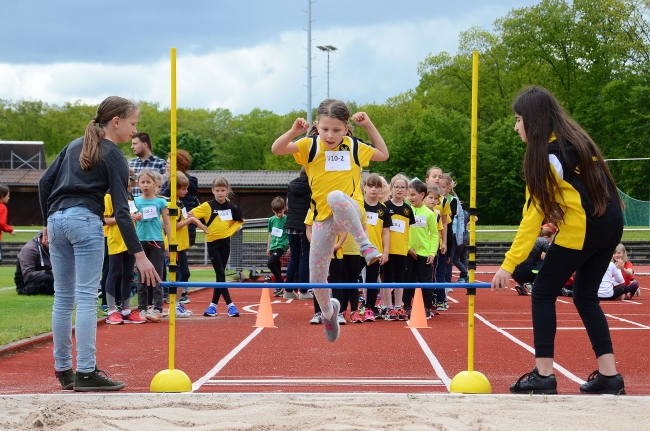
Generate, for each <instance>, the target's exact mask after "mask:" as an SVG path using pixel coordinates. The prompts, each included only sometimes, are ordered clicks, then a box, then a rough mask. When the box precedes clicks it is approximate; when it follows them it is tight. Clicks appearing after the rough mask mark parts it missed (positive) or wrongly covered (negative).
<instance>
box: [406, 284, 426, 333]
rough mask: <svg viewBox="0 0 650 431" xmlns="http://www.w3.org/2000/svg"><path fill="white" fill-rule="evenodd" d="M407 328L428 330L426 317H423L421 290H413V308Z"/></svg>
mask: <svg viewBox="0 0 650 431" xmlns="http://www.w3.org/2000/svg"><path fill="white" fill-rule="evenodd" d="M408 327H409V328H421V329H425V328H429V325H427V317H426V316H425V315H424V299H422V289H421V288H419V287H418V288H417V289H415V297H414V298H413V307H412V308H411V318H410V319H409V322H408Z"/></svg>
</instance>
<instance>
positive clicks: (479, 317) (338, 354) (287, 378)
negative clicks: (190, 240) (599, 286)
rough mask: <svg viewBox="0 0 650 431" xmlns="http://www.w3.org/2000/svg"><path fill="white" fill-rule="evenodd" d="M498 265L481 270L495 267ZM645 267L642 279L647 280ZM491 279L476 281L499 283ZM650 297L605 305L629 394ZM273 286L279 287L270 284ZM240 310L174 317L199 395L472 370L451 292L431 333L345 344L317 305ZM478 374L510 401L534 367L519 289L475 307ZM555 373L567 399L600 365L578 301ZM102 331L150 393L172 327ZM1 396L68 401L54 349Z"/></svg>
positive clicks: (362, 333) (105, 361) (430, 381)
mask: <svg viewBox="0 0 650 431" xmlns="http://www.w3.org/2000/svg"><path fill="white" fill-rule="evenodd" d="M490 269H491V268H481V269H480V270H481V271H489V270H490ZM648 269H650V268H642V267H641V268H639V267H637V268H636V270H637V272H648ZM489 277H490V276H489V275H481V274H479V275H478V276H477V279H479V280H482V281H489ZM637 278H638V279H639V282H640V283H641V286H643V288H642V296H640V297H635V298H634V300H633V301H613V302H603V303H602V306H603V309H604V311H605V313H606V314H607V316H608V320H609V324H610V328H611V333H612V338H613V341H614V349H615V354H616V359H617V363H618V369H619V372H621V373H622V374H623V375H624V377H625V380H626V389H627V392H628V394H634V395H649V394H650V389H648V388H650V374H649V373H648V372H647V371H645V370H647V369H648V368H649V367H648V365H649V364H648V362H649V361H650V344H649V343H647V340H648V335H647V332H645V331H648V330H650V313H649V311H650V301H649V300H648V298H650V289H648V288H647V287H645V286H650V277H648V276H643V277H637ZM271 286H273V285H271ZM231 295H232V297H233V299H234V301H235V304H237V306H238V308H239V310H240V312H241V313H242V315H241V317H239V318H231V317H227V315H226V313H225V311H226V310H225V306H224V304H220V305H219V313H220V314H219V316H217V317H215V318H209V317H203V316H202V313H203V311H204V310H205V308H206V307H207V305H208V304H209V301H210V298H211V290H207V289H206V290H202V291H196V292H192V293H191V294H190V298H191V301H192V302H191V303H190V304H187V308H188V309H190V310H192V311H193V312H194V315H193V316H192V317H190V318H187V319H176V322H177V325H176V357H175V364H176V368H177V369H180V370H183V371H184V372H185V373H187V375H188V376H189V377H190V379H191V381H192V383H193V386H194V390H195V392H221V393H236V392H309V393H324V392H386V393H400V392H401V393H446V392H448V384H449V381H450V379H451V378H453V377H454V376H455V375H456V374H457V373H459V372H461V371H464V370H466V369H467V297H466V295H465V290H464V289H456V290H455V291H454V292H453V293H451V294H450V295H449V296H450V308H449V310H447V311H441V312H440V315H438V316H434V317H432V319H431V320H429V321H428V322H429V326H430V329H417V330H411V329H408V328H407V327H406V323H405V322H386V321H382V320H378V321H377V322H365V323H362V324H354V325H353V324H350V323H348V324H347V325H345V326H344V327H342V330H341V337H340V338H339V340H338V341H337V342H336V343H328V342H327V341H326V340H325V337H324V335H323V326H322V325H309V324H308V321H309V319H310V318H311V317H312V315H313V305H312V301H299V300H292V301H286V300H281V299H279V298H273V299H274V300H275V301H276V302H275V303H273V312H274V313H275V314H277V316H276V317H275V324H276V325H277V328H275V329H272V328H265V329H258V328H254V327H253V325H254V324H255V319H256V314H255V312H256V310H257V305H258V303H259V297H260V289H231ZM475 308H476V324H475V328H476V333H475V339H476V343H475V360H474V369H475V370H476V371H480V372H482V373H483V374H485V375H486V376H487V378H488V379H489V381H490V383H491V384H492V391H493V393H508V387H509V385H510V384H511V383H513V382H514V381H516V380H517V378H518V377H519V376H520V375H521V374H523V373H525V372H528V371H530V370H531V369H532V366H533V364H534V355H533V353H532V341H533V340H532V327H531V316H530V297H529V296H519V295H518V294H517V293H516V292H515V291H514V290H506V291H505V292H502V293H496V292H491V291H487V290H485V289H480V290H479V291H478V294H477V296H476V300H475ZM557 311H558V327H559V328H558V334H557V337H556V358H555V360H556V366H557V367H556V371H555V372H556V376H557V379H558V390H559V392H560V393H562V394H578V393H579V389H578V387H579V383H580V382H582V381H583V380H586V378H587V376H588V375H589V374H590V373H591V372H592V371H593V370H594V369H595V368H596V361H595V359H594V356H593V352H592V350H591V347H590V345H589V340H588V338H587V335H586V332H585V330H584V328H583V327H582V324H581V322H580V319H579V317H578V315H577V313H576V311H575V308H574V307H573V304H572V303H571V301H570V298H564V297H559V298H558V302H557ZM165 323H166V321H165V320H164V321H163V323H162V324H153V323H146V324H143V325H117V326H112V325H108V324H105V323H103V322H102V323H99V324H98V328H97V358H98V366H99V368H101V369H106V370H108V371H109V372H110V373H111V375H112V377H113V378H115V379H118V380H123V381H125V382H126V383H127V387H126V388H125V389H124V391H126V392H149V384H150V383H151V380H152V378H153V377H154V376H155V374H156V373H157V372H158V371H161V370H163V369H166V368H167V366H168V365H167V364H168V362H167V359H168V353H167V352H168V334H169V326H168V325H167V324H165ZM0 366H1V367H2V370H3V373H2V379H1V381H2V387H1V388H0V392H1V393H3V394H26V393H39V394H49V393H54V394H56V393H64V391H62V390H61V389H60V386H59V384H58V381H57V380H56V379H55V377H54V370H53V359H52V343H51V341H48V342H44V343H40V344H29V345H27V346H25V347H24V348H23V349H22V350H14V351H10V352H5V353H4V354H3V355H2V356H1V357H0Z"/></svg>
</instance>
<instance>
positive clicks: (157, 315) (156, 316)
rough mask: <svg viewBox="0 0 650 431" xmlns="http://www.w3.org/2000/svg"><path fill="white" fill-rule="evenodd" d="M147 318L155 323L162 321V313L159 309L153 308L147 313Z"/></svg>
mask: <svg viewBox="0 0 650 431" xmlns="http://www.w3.org/2000/svg"><path fill="white" fill-rule="evenodd" d="M147 320H148V321H150V322H153V323H160V321H161V320H162V313H161V312H160V311H158V310H153V311H152V312H151V313H149V314H147Z"/></svg>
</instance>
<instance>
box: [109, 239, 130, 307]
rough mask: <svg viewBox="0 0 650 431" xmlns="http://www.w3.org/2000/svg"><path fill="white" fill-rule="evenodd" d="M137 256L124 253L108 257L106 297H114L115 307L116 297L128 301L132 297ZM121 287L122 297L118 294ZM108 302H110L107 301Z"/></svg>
mask: <svg viewBox="0 0 650 431" xmlns="http://www.w3.org/2000/svg"><path fill="white" fill-rule="evenodd" d="M134 266H135V256H134V255H132V254H129V252H128V251H123V252H121V253H117V254H111V255H110V256H108V277H107V278H106V295H108V296H111V297H112V301H110V302H113V305H114V304H115V299H116V297H119V298H121V299H122V301H124V302H126V300H127V299H128V298H129V297H130V296H131V281H132V280H133V267H134ZM118 286H119V288H120V290H119V292H120V295H117V294H116V289H117V287H118ZM107 302H108V301H107Z"/></svg>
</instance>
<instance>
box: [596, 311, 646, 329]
mask: <svg viewBox="0 0 650 431" xmlns="http://www.w3.org/2000/svg"><path fill="white" fill-rule="evenodd" d="M605 316H607V317H611V318H612V319H616V320H620V321H621V322H625V323H629V324H631V325H636V326H638V327H640V328H642V329H650V326H646V325H642V324H641V323H637V322H633V321H631V320H627V319H623V318H622V317H616V316H614V315H613V314H605ZM610 329H612V328H610ZM627 329H637V328H627Z"/></svg>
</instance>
